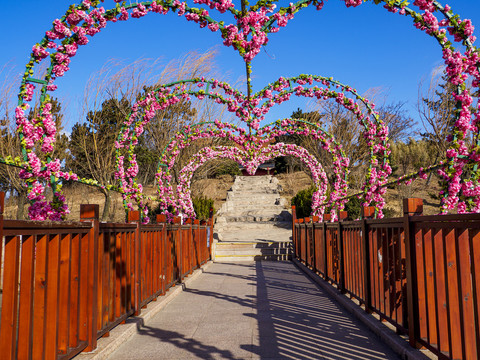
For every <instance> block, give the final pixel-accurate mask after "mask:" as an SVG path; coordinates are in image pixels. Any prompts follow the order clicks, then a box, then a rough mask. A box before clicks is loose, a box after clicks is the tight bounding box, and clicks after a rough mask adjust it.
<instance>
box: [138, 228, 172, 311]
mask: <svg viewBox="0 0 480 360" xmlns="http://www.w3.org/2000/svg"><path fill="white" fill-rule="evenodd" d="M165 226H166V225H165V224H156V225H141V226H140V246H139V249H140V255H139V259H140V267H139V269H140V299H139V306H140V307H145V306H146V304H147V303H149V302H150V301H152V300H154V299H156V298H157V297H158V296H159V295H161V294H163V293H164V291H165V289H164V284H163V279H164V275H165V270H164V267H163V263H164V245H165V244H164V242H165V239H166V237H165V232H166V230H165Z"/></svg>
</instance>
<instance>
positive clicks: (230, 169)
mask: <svg viewBox="0 0 480 360" xmlns="http://www.w3.org/2000/svg"><path fill="white" fill-rule="evenodd" d="M221 175H231V176H235V175H242V172H241V171H240V169H239V167H238V164H237V163H236V162H235V161H225V162H223V163H222V164H220V165H219V166H218V167H216V168H215V169H214V170H213V173H212V174H210V176H211V177H214V178H216V177H218V176H221Z"/></svg>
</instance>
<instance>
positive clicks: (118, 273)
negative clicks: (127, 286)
mask: <svg viewBox="0 0 480 360" xmlns="http://www.w3.org/2000/svg"><path fill="white" fill-rule="evenodd" d="M122 279H123V263H122V233H121V232H117V233H116V234H115V315H114V317H115V319H118V318H119V317H120V316H122V315H123V312H122V295H123V292H122Z"/></svg>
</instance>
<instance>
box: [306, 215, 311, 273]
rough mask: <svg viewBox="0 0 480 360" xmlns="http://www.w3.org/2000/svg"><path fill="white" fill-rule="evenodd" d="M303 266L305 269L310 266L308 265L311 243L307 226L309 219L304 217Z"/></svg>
mask: <svg viewBox="0 0 480 360" xmlns="http://www.w3.org/2000/svg"><path fill="white" fill-rule="evenodd" d="M304 222H305V265H306V266H307V267H309V266H311V264H310V255H311V254H310V251H311V248H310V241H312V239H311V237H310V236H309V231H308V225H309V224H310V218H309V217H306V218H305V220H304Z"/></svg>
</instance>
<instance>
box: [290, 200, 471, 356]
mask: <svg viewBox="0 0 480 360" xmlns="http://www.w3.org/2000/svg"><path fill="white" fill-rule="evenodd" d="M422 208H423V203H422V200H421V199H405V202H404V216H403V217H401V218H391V219H381V220H378V219H368V216H367V215H372V214H373V212H372V209H371V208H365V209H364V216H363V220H357V221H342V220H341V221H337V222H318V218H315V219H310V218H305V219H295V218H294V220H293V222H294V230H293V240H294V251H295V257H296V258H297V259H299V260H300V261H301V262H303V263H304V264H305V265H306V266H308V267H309V268H311V269H312V270H313V271H315V272H317V273H318V274H319V275H320V276H322V277H323V278H324V279H326V280H327V281H329V282H330V283H331V284H333V285H334V286H336V287H337V288H338V289H339V291H341V292H342V293H346V294H348V295H349V296H351V297H352V298H355V299H357V300H358V301H359V302H360V304H361V305H362V306H363V307H364V308H365V310H366V311H367V312H374V313H376V314H378V315H379V316H380V318H381V319H382V320H383V321H387V322H389V323H390V324H392V325H393V326H394V327H395V328H396V329H397V332H398V333H401V334H402V333H403V334H407V335H408V337H409V342H410V345H412V346H415V347H422V346H423V347H426V348H428V349H429V350H431V351H432V352H433V353H435V354H436V355H438V356H439V358H440V359H467V360H470V359H472V360H473V359H479V358H480V322H479V321H480V320H479V314H480V302H479V296H480V273H479V271H480V214H466V215H436V216H422ZM294 213H295V211H294ZM340 218H346V214H341V216H340Z"/></svg>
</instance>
